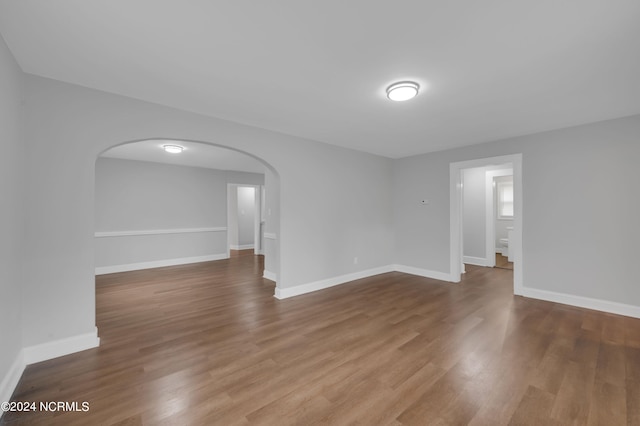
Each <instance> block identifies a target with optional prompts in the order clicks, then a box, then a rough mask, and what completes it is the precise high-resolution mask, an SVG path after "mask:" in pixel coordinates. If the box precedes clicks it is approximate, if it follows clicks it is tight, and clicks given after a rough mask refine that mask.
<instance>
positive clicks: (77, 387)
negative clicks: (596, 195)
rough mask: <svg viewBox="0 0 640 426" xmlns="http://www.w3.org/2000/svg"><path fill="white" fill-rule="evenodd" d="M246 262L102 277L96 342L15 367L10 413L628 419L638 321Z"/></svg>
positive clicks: (92, 418) (467, 283)
mask: <svg viewBox="0 0 640 426" xmlns="http://www.w3.org/2000/svg"><path fill="white" fill-rule="evenodd" d="M261 262H262V260H261V257H257V256H252V255H250V256H246V255H239V256H234V257H233V258H231V259H229V260H223V261H216V262H205V263H200V264H194V265H183V266H174V267H168V268H158V269H153V270H146V271H135V272H127V273H118V274H111V275H103V276H100V277H98V278H97V280H96V289H97V290H96V302H97V324H98V327H99V333H100V338H101V346H100V347H99V348H96V349H91V350H87V351H84V352H81V353H77V354H72V355H69V356H65V357H61V358H58V359H55V360H50V361H46V362H42V363H39V364H34V365H31V366H29V367H27V369H26V371H25V373H24V375H23V377H22V380H21V382H20V384H19V386H18V388H17V390H16V392H15V394H14V396H13V399H14V400H15V401H32V402H33V401H35V402H39V401H69V402H74V401H76V402H83V401H87V402H88V403H89V411H87V412H55V413H50V412H49V413H47V412H33V413H11V412H9V413H6V414H5V416H4V417H3V418H2V420H1V423H2V424H9V425H23V424H28V425H98V424H100V425H254V424H255V425H312V424H337V425H347V424H361V425H465V424H470V425H570V424H576V425H608V426H612V425H627V424H628V425H640V320H637V319H632V318H627V317H621V316H616V315H610V314H605V313H599V312H595V311H590V310H585V309H579V308H574V307H569V306H565V305H559V304H555V303H549V302H543V301H537V300H532V299H524V298H521V297H514V296H513V295H512V289H511V288H512V272H511V271H508V270H504V269H495V268H481V267H473V266H468V267H467V270H468V272H467V273H466V274H465V275H464V280H463V282H462V283H460V284H448V283H442V282H438V281H435V280H430V279H426V278H421V277H417V276H412V275H406V274H402V273H388V274H383V275H379V276H375V277H371V278H367V279H362V280H358V281H354V282H353V283H349V284H345V285H342V286H337V287H333V288H330V289H327V290H324V291H320V292H316V293H311V294H307V295H303V296H299V297H295V298H291V299H286V300H277V299H275V298H274V297H273V292H274V284H273V283H272V282H270V281H268V280H264V279H262V278H260V274H261V271H262V263H261Z"/></svg>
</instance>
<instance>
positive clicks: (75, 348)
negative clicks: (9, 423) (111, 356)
mask: <svg viewBox="0 0 640 426" xmlns="http://www.w3.org/2000/svg"><path fill="white" fill-rule="evenodd" d="M98 346H100V338H99V337H98V328H97V327H96V329H95V331H92V332H90V333H85V334H80V335H77V336H72V337H66V338H64V339H60V340H55V341H53V342H47V343H42V344H39V345H34V346H27V347H26V348H22V349H21V350H20V352H18V355H17V356H16V359H15V360H14V362H13V364H12V365H11V368H9V371H8V372H7V374H6V375H5V377H4V378H3V379H2V382H0V402H5V401H9V400H10V399H11V395H12V394H13V391H14V390H15V388H16V386H17V385H18V382H19V381H20V377H22V373H23V372H24V369H25V367H26V366H27V365H29V364H35V363H36V362H41V361H47V360H49V359H53V358H58V357H60V356H63V355H69V354H72V353H74V352H80V351H84V350H86V349H91V348H95V347H98Z"/></svg>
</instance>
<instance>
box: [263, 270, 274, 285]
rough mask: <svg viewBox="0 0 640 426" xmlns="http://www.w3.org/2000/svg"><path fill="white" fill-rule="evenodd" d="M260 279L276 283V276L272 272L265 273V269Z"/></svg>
mask: <svg viewBox="0 0 640 426" xmlns="http://www.w3.org/2000/svg"><path fill="white" fill-rule="evenodd" d="M262 278H265V279H268V280H271V281H274V282H275V281H277V279H276V278H277V277H276V274H275V273H274V272H271V271H267V270H266V269H265V270H264V271H263V272H262Z"/></svg>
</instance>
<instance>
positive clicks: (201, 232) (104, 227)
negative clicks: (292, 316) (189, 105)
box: [94, 138, 279, 282]
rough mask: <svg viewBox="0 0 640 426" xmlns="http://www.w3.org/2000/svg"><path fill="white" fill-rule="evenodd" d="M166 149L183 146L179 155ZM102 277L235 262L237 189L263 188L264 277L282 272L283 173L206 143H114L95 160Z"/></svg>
mask: <svg viewBox="0 0 640 426" xmlns="http://www.w3.org/2000/svg"><path fill="white" fill-rule="evenodd" d="M165 145H177V146H180V147H182V148H183V150H182V152H181V153H179V154H172V153H168V152H166V151H164V150H163V147H164V146H165ZM95 173H96V191H95V192H96V198H95V217H96V221H95V226H96V228H95V239H94V248H95V259H96V274H105V273H115V272H123V271H133V270H140V269H147V268H155V267H162V266H171V265H180V264H189V263H196V262H202V261H211V260H220V259H225V258H228V257H229V251H228V248H229V247H228V227H227V223H228V220H227V214H228V211H227V202H228V197H227V193H228V188H229V186H230V185H254V186H256V187H264V188H266V189H265V191H264V192H265V194H266V196H265V197H264V198H265V199H264V208H263V209H262V210H263V212H264V214H263V215H262V217H261V222H262V223H261V224H260V232H261V233H262V235H265V234H266V235H267V237H268V238H265V239H263V240H262V247H261V250H260V252H259V253H256V254H261V255H264V256H265V259H264V264H265V273H264V276H265V277H266V278H268V279H270V280H272V281H276V282H277V277H278V272H279V262H278V259H279V245H278V241H277V239H276V238H271V236H275V235H277V234H278V230H279V175H278V173H277V172H276V171H275V169H274V168H273V167H272V166H271V165H270V164H268V163H266V162H265V161H264V160H262V159H259V158H257V157H255V156H253V155H251V154H248V153H246V152H242V151H239V150H236V149H233V148H229V147H226V146H222V145H219V144H213V143H209V142H203V141H192V140H175V139H171V140H169V139H161V138H154V139H146V140H137V141H129V142H125V143H121V144H118V145H115V146H113V147H111V148H109V149H107V150H105V151H103V152H102V153H100V155H99V156H98V158H97V159H96V172H95Z"/></svg>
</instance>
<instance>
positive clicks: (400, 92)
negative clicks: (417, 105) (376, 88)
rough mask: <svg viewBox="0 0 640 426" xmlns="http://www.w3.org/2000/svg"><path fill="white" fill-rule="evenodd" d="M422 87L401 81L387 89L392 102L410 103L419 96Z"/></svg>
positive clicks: (411, 82)
mask: <svg viewBox="0 0 640 426" xmlns="http://www.w3.org/2000/svg"><path fill="white" fill-rule="evenodd" d="M419 89H420V85H419V84H418V83H415V82H413V81H401V82H399V83H394V84H392V85H391V86H389V87H387V98H389V99H391V100H392V101H408V100H409V99H412V98H415V97H416V95H417V94H418V90H419Z"/></svg>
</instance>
